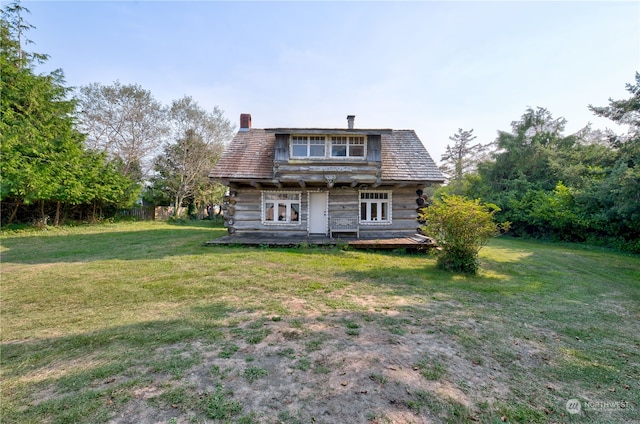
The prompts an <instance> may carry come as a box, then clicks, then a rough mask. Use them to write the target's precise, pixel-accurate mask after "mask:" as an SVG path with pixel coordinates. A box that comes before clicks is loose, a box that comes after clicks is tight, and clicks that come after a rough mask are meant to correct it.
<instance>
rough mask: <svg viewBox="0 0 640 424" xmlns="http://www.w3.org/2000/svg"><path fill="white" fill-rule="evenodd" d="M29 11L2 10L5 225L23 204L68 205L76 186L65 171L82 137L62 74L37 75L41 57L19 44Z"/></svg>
mask: <svg viewBox="0 0 640 424" xmlns="http://www.w3.org/2000/svg"><path fill="white" fill-rule="evenodd" d="M25 12H28V9H26V8H24V7H21V6H19V4H18V3H14V4H12V5H10V6H7V7H6V8H5V9H4V10H3V15H2V27H1V28H0V44H1V47H2V53H1V54H0V66H1V71H0V72H1V82H0V91H1V92H2V100H1V106H0V107H1V111H2V122H1V124H0V134H2V135H1V137H2V144H1V153H2V163H1V165H0V170H1V172H0V182H1V185H2V186H1V190H0V193H1V194H0V198H1V200H6V199H12V200H13V201H14V207H13V210H12V212H11V215H10V217H9V221H11V220H13V219H14V218H15V216H16V213H17V210H18V207H19V206H20V205H21V204H24V203H27V204H28V203H34V202H41V204H42V207H41V211H42V214H41V215H42V216H41V219H44V202H45V201H47V200H50V199H55V200H56V201H67V200H70V199H73V198H74V196H77V194H78V192H77V190H75V189H73V188H72V187H77V184H78V181H77V180H76V178H75V176H74V175H73V174H72V173H70V172H69V171H68V166H70V164H73V163H74V162H75V161H76V160H77V159H78V158H79V156H80V155H81V152H82V151H81V149H80V145H81V143H82V137H81V135H80V134H79V133H78V132H77V131H75V130H74V128H73V120H72V114H73V110H74V103H73V102H72V101H70V100H68V99H67V93H68V91H69V90H68V89H67V88H65V87H64V85H63V84H64V78H63V74H62V71H61V70H56V71H54V72H52V73H51V74H49V75H37V74H35V72H34V70H33V68H34V66H35V64H36V63H39V62H42V61H44V60H45V59H46V56H45V55H39V54H28V53H25V52H24V50H23V47H22V45H21V43H22V42H23V40H25V38H24V31H25V30H27V29H29V28H32V27H31V26H30V25H28V24H25V22H24V19H23V17H22V14H23V13H25Z"/></svg>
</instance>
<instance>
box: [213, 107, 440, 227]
mask: <svg viewBox="0 0 640 424" xmlns="http://www.w3.org/2000/svg"><path fill="white" fill-rule="evenodd" d="M354 118H355V116H353V115H350V116H348V117H347V122H348V125H347V128H342V129H340V128H268V129H257V128H252V127H251V115H249V114H242V115H241V116H240V129H239V131H238V133H237V134H236V135H235V137H234V138H233V140H232V141H231V142H230V144H229V145H228V146H227V148H226V150H225V152H224V154H223V156H222V158H221V159H220V161H219V162H218V164H217V165H216V167H215V168H214V169H213V170H212V171H211V173H210V174H209V176H210V178H211V179H212V180H214V181H219V182H222V183H223V184H224V185H226V186H227V187H228V188H229V193H228V196H227V197H226V198H225V204H224V205H223V209H224V210H225V215H224V216H225V225H226V226H227V228H228V231H229V234H236V235H242V234H251V235H257V234H256V233H260V235H276V236H286V235H292V236H308V235H325V236H331V237H334V236H336V235H337V234H338V233H340V235H341V236H342V235H348V234H347V233H352V235H354V236H357V237H360V238H390V237H401V236H407V235H411V234H415V232H416V228H417V226H418V223H417V222H416V218H417V216H418V207H419V206H422V204H423V200H422V199H421V198H420V196H421V195H422V193H423V191H422V190H423V189H424V188H425V187H427V186H429V185H431V184H434V183H442V182H444V179H445V178H444V176H443V175H442V173H441V172H440V170H439V169H438V167H437V166H436V164H435V163H434V161H433V160H432V159H431V156H429V153H428V152H427V150H426V149H425V147H424V145H423V144H422V142H421V141H420V139H419V138H418V136H417V135H416V133H415V132H414V131H413V130H392V129H359V128H354Z"/></svg>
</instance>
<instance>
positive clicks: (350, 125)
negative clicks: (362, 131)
mask: <svg viewBox="0 0 640 424" xmlns="http://www.w3.org/2000/svg"><path fill="white" fill-rule="evenodd" d="M355 119H356V115H347V128H349V129H350V130H352V129H353V121H354V120H355Z"/></svg>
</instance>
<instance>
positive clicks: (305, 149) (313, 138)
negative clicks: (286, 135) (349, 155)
mask: <svg viewBox="0 0 640 424" xmlns="http://www.w3.org/2000/svg"><path fill="white" fill-rule="evenodd" d="M325 145H326V140H325V137H324V136H317V135H294V136H293V137H292V138H291V156H293V157H300V158H307V157H314V158H317V157H320V158H323V157H325V150H326V149H325Z"/></svg>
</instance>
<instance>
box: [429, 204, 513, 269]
mask: <svg viewBox="0 0 640 424" xmlns="http://www.w3.org/2000/svg"><path fill="white" fill-rule="evenodd" d="M497 210H498V208H497V207H496V206H495V205H489V204H481V203H480V200H468V199H466V198H464V197H462V196H457V195H451V196H449V195H444V196H443V197H442V198H441V199H439V200H436V201H435V202H434V203H433V204H432V205H431V206H429V207H427V208H424V209H422V211H421V212H420V217H419V220H420V221H421V222H422V221H424V222H425V224H424V226H423V227H421V230H422V232H423V233H424V234H426V235H428V236H430V237H432V238H433V239H434V240H435V241H436V243H437V244H438V246H440V247H441V249H442V250H441V251H440V252H439V253H438V267H439V268H442V269H446V270H450V271H456V272H466V273H476V272H477V271H478V268H479V263H478V252H479V251H480V249H481V248H482V247H483V246H484V245H485V244H486V243H487V241H488V240H489V239H490V238H492V237H494V236H496V235H497V234H499V232H500V229H501V228H502V229H503V230H505V231H506V230H507V229H508V223H507V224H503V225H502V227H499V226H498V225H496V224H495V223H494V222H493V214H494V213H495V212H496V211H497Z"/></svg>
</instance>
